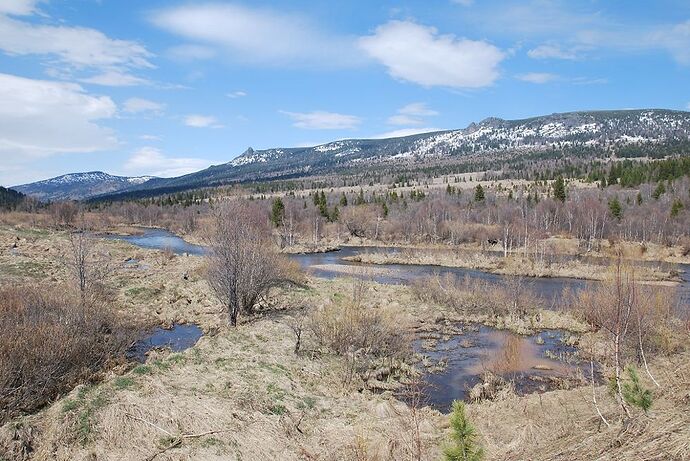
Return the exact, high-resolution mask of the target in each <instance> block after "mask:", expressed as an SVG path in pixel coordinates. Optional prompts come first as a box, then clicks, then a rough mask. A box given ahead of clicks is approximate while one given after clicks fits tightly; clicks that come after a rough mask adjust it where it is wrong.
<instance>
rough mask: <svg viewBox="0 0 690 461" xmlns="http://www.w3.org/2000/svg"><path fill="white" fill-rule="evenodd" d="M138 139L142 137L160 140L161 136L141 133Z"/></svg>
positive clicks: (143, 138) (149, 139)
mask: <svg viewBox="0 0 690 461" xmlns="http://www.w3.org/2000/svg"><path fill="white" fill-rule="evenodd" d="M139 139H142V140H144V141H161V140H162V139H163V138H161V137H160V136H156V135H154V134H142V135H141V136H139Z"/></svg>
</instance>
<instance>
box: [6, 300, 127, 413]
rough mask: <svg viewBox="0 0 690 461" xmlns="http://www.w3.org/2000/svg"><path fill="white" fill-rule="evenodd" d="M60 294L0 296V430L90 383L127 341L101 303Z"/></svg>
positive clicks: (123, 332)
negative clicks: (81, 385) (63, 394)
mask: <svg viewBox="0 0 690 461" xmlns="http://www.w3.org/2000/svg"><path fill="white" fill-rule="evenodd" d="M66 291H67V290H64V289H63V290H60V294H58V292H57V291H52V290H51V291H46V290H45V289H27V288H22V289H20V288H4V289H2V290H1V291H0V331H2V335H0V424H1V423H2V422H4V421H6V420H7V419H9V418H12V417H14V416H16V415H18V414H21V413H28V412H32V411H35V410H36V409H38V408H40V407H41V406H43V405H45V404H46V403H48V402H49V401H50V400H51V399H53V398H55V397H56V396H57V395H59V394H61V393H64V392H66V391H68V390H69V389H71V388H72V387H74V386H75V385H76V384H78V383H80V382H84V381H89V380H93V379H94V378H95V374H96V373H98V372H99V371H100V370H102V369H103V368H104V367H106V365H107V364H108V363H109V362H110V361H111V360H113V359H114V358H116V357H117V356H121V355H122V353H123V352H124V350H125V348H126V346H127V344H128V343H129V340H130V339H131V338H130V336H129V334H128V333H126V332H127V331H128V329H126V328H124V327H123V326H122V325H121V324H120V323H119V322H118V321H117V320H116V318H115V317H114V316H113V314H112V312H111V311H110V309H109V308H108V307H107V306H105V305H104V304H103V303H98V304H92V303H84V302H81V300H80V299H78V298H76V299H75V298H73V297H70V296H68V295H66V294H64V293H65V292H66Z"/></svg>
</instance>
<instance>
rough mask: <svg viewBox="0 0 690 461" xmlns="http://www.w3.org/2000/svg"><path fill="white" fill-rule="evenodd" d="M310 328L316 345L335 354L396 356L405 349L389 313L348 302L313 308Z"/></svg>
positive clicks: (395, 323) (404, 351) (402, 338)
mask: <svg viewBox="0 0 690 461" xmlns="http://www.w3.org/2000/svg"><path fill="white" fill-rule="evenodd" d="M310 329H311V331H312V332H313V333H314V336H315V337H316V340H317V341H318V343H319V344H320V345H322V346H326V347H328V348H329V349H331V350H332V351H333V352H335V353H337V354H338V355H346V354H348V353H354V352H358V353H361V354H364V355H370V356H373V357H385V358H399V357H401V356H403V355H404V354H405V353H406V352H407V351H408V344H407V338H406V336H405V334H404V332H403V331H401V329H400V325H399V324H398V323H397V322H396V319H395V318H394V317H393V316H392V315H390V313H386V312H383V311H382V310H381V309H377V308H371V307H365V306H362V305H356V304H354V303H352V302H345V303H343V305H339V304H335V303H330V304H327V305H325V306H321V307H320V308H317V309H315V310H314V312H313V313H312V315H311V318H310Z"/></svg>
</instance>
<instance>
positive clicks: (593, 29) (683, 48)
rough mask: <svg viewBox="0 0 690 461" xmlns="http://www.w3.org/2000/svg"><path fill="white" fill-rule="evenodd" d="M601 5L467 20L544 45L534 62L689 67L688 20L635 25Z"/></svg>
mask: <svg viewBox="0 0 690 461" xmlns="http://www.w3.org/2000/svg"><path fill="white" fill-rule="evenodd" d="M602 5H604V3H603V2H567V1H565V0H526V1H522V2H514V3H513V4H507V5H502V7H501V8H492V7H491V6H490V5H487V6H486V7H485V8H483V9H478V10H481V11H476V12H473V13H472V15H471V16H469V15H468V19H469V20H470V21H472V23H473V24H479V25H481V26H482V27H484V28H485V30H486V31H487V32H488V33H492V34H501V35H503V36H507V37H511V38H513V39H517V40H525V39H538V40H543V41H546V43H545V44H543V45H539V46H537V47H536V48H534V49H532V50H530V51H529V52H528V55H529V56H530V57H533V58H536V59H546V58H557V59H580V58H582V56H581V55H582V53H584V52H586V53H587V54H588V55H591V54H593V53H594V52H596V51H600V52H609V53H610V52H613V53H630V54H641V53H650V52H659V51H662V52H666V53H668V54H669V55H670V56H671V57H672V58H673V59H675V60H676V61H677V62H678V63H680V64H683V65H690V20H688V19H683V20H679V21H678V22H672V23H666V24H664V23H659V22H652V21H653V20H648V21H646V18H642V19H641V20H640V19H637V20H636V21H634V22H633V21H632V20H630V19H628V18H620V17H612V16H610V15H608V14H607V13H606V9H605V8H604V7H603V6H602ZM473 10H474V9H473ZM557 44H560V45H557Z"/></svg>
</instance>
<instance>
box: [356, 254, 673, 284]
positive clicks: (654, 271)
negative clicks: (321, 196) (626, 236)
mask: <svg viewBox="0 0 690 461" xmlns="http://www.w3.org/2000/svg"><path fill="white" fill-rule="evenodd" d="M343 259H344V260H346V261H351V262H357V263H364V264H376V265H388V264H402V265H430V266H441V267H460V268H466V269H476V270H480V271H483V272H489V273H493V274H500V275H516V276H525V277H545V278H552V277H563V278H574V279H582V280H606V279H607V278H610V276H611V269H610V267H607V266H603V265H599V264H589V263H585V262H582V261H577V260H570V261H560V262H556V261H554V262H545V261H538V260H534V259H532V258H525V257H521V256H518V255H508V256H507V257H501V256H495V255H491V254H486V253H461V252H453V253H450V252H441V251H430V250H424V249H410V250H403V251H395V252H365V253H361V254H358V255H356V256H347V257H344V258H343ZM635 274H636V276H637V277H638V280H639V281H641V282H646V283H650V284H656V285H667V286H675V285H677V284H678V283H679V282H681V281H682V279H681V278H680V277H679V275H678V274H677V273H676V272H675V271H672V270H662V269H660V268H654V267H647V266H638V267H637V268H636V272H635Z"/></svg>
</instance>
